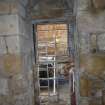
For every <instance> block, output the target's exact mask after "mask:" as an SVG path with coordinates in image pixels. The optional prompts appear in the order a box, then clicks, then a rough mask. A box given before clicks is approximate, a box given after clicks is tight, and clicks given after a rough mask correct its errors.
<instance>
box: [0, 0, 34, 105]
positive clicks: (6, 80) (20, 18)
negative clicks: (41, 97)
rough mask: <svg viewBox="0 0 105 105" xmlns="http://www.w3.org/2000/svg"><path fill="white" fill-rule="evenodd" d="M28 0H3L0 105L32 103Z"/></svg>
mask: <svg viewBox="0 0 105 105" xmlns="http://www.w3.org/2000/svg"><path fill="white" fill-rule="evenodd" d="M27 4H28V0H0V105H32V104H33V85H32V81H33V80H32V79H33V78H32V63H33V61H32V55H33V53H32V33H31V32H32V29H31V27H32V26H31V20H30V17H29V16H28V15H27V14H28V13H27V7H28V6H27Z"/></svg>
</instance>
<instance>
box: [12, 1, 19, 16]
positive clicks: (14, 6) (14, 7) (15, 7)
mask: <svg viewBox="0 0 105 105" xmlns="http://www.w3.org/2000/svg"><path fill="white" fill-rule="evenodd" d="M10 11H11V14H16V13H18V3H15V2H12V3H10Z"/></svg>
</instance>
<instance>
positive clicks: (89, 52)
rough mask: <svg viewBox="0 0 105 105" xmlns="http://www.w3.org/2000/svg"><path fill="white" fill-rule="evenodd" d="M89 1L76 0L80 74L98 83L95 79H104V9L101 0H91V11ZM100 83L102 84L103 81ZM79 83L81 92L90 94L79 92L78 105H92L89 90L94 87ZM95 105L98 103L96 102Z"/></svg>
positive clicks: (92, 101)
mask: <svg viewBox="0 0 105 105" xmlns="http://www.w3.org/2000/svg"><path fill="white" fill-rule="evenodd" d="M91 1H92V0H78V8H77V26H78V33H79V55H80V59H79V61H80V72H81V75H82V76H84V77H86V78H87V81H96V82H95V83H98V82H97V79H98V80H101V79H104V76H105V75H104V73H105V66H104V65H105V52H104V48H105V41H104V37H105V9H104V8H101V6H102V5H101V4H102V1H103V0H93V1H94V2H93V3H94V4H93V5H95V8H94V11H93V9H92V8H90V6H91V5H90V3H91ZM100 1H101V2H100ZM98 2H100V3H101V4H99V3H98ZM103 3H104V1H103ZM96 5H97V8H96ZM103 6H104V4H103ZM92 35H96V39H95V37H94V38H93V37H92ZM92 38H93V39H92ZM84 73H85V74H87V75H85V74H84ZM100 78H101V79H100ZM80 80H82V81H84V80H83V79H82V78H80ZM102 83H103V84H104V82H102ZM80 85H81V86H83V89H80V91H81V93H84V92H87V91H89V92H90V95H87V94H81V93H80V95H81V97H82V98H81V101H80V105H94V102H95V100H93V99H94V98H91V95H92V93H91V91H93V90H95V89H96V87H95V88H92V87H93V84H91V88H89V89H88V90H87V88H86V87H87V85H88V84H86V83H84V82H82V83H81V84H80ZM81 86H80V88H81ZM103 88H105V87H102V88H101V91H102V90H103ZM96 90H97V89H96ZM90 100H91V101H90ZM95 105H96V104H95ZM97 105H100V104H98V102H97Z"/></svg>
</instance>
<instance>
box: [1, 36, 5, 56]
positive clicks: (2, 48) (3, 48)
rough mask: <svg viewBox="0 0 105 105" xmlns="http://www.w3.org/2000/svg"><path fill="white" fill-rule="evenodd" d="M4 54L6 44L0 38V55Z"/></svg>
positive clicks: (2, 38)
mask: <svg viewBox="0 0 105 105" xmlns="http://www.w3.org/2000/svg"><path fill="white" fill-rule="evenodd" d="M5 53H6V44H5V40H4V37H0V54H5Z"/></svg>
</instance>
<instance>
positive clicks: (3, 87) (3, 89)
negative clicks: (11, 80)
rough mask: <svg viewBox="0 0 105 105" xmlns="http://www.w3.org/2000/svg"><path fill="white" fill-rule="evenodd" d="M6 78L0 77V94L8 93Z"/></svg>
mask: <svg viewBox="0 0 105 105" xmlns="http://www.w3.org/2000/svg"><path fill="white" fill-rule="evenodd" d="M8 92H9V89H8V80H7V79H3V78H0V95H8Z"/></svg>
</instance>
